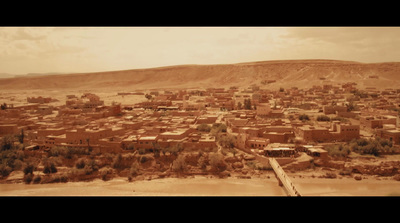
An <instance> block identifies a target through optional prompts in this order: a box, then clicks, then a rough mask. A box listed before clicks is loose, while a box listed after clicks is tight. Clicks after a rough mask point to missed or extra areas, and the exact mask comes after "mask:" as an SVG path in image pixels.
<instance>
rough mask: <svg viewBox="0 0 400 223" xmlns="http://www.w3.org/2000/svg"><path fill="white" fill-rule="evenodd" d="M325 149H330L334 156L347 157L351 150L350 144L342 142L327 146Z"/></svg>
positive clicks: (331, 154)
mask: <svg viewBox="0 0 400 223" xmlns="http://www.w3.org/2000/svg"><path fill="white" fill-rule="evenodd" d="M325 149H326V151H328V155H330V156H333V157H347V156H348V155H349V154H350V152H351V150H350V146H348V145H345V146H343V145H342V144H340V145H333V146H327V147H326V148H325Z"/></svg>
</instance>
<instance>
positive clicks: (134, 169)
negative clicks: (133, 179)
mask: <svg viewBox="0 0 400 223" xmlns="http://www.w3.org/2000/svg"><path fill="white" fill-rule="evenodd" d="M137 175H139V163H138V162H137V161H136V162H133V163H132V166H131V168H130V169H129V176H137Z"/></svg>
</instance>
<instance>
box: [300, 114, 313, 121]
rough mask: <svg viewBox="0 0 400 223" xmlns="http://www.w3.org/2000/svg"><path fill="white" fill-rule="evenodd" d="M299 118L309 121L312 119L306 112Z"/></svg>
mask: <svg viewBox="0 0 400 223" xmlns="http://www.w3.org/2000/svg"><path fill="white" fill-rule="evenodd" d="M299 120H301V121H308V120H310V117H308V115H306V114H302V115H300V116H299Z"/></svg>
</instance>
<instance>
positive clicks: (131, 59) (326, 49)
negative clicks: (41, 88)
mask: <svg viewBox="0 0 400 223" xmlns="http://www.w3.org/2000/svg"><path fill="white" fill-rule="evenodd" d="M288 59H336V60H350V61H358V62H366V63H369V62H400V27H0V73H11V74H25V73H46V72H62V73H64V72H96V71H108V70H124V69H136V68H149V67H160V66H169V65H180V64H224V63H240V62H250V61H263V60H288Z"/></svg>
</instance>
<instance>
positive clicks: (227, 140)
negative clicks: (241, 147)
mask: <svg viewBox="0 0 400 223" xmlns="http://www.w3.org/2000/svg"><path fill="white" fill-rule="evenodd" d="M235 141H236V139H235V136H233V135H229V134H228V135H222V136H221V137H219V138H218V142H219V144H220V145H221V146H222V147H224V148H230V149H232V148H233V147H235Z"/></svg>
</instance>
